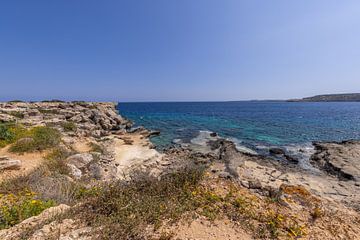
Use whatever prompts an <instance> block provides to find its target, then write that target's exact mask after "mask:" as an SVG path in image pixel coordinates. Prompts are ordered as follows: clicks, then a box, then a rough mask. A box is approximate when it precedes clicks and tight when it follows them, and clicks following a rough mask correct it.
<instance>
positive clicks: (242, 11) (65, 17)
mask: <svg viewBox="0 0 360 240" xmlns="http://www.w3.org/2000/svg"><path fill="white" fill-rule="evenodd" d="M0 83H1V85H0V99H1V100H9V99H24V100H42V99H53V98H60V99H65V100H74V99H83V100H97V101H103V100H110V101H116V100H119V101H206V100H213V101H217V100H246V99H286V98H294V97H303V96H310V95H315V94H322V93H335V92H336V93H341V92H360V1H357V0H354V1H352V0H347V1H337V0H336V1H335V0H316V1H314V0H303V1H288V0H273V1H266V0H261V1H260V0H247V1H245V0H244V1H241V0H176V1H175V0H136V1H133V0H127V1H121V0H113V1H112V0H103V1H100V0H97V1H93V0H76V1H73V0H57V1H49V0H42V1H40V0H32V1H29V0H22V1H21V0H11V1H1V3H0Z"/></svg>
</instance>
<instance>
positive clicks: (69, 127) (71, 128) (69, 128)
mask: <svg viewBox="0 0 360 240" xmlns="http://www.w3.org/2000/svg"><path fill="white" fill-rule="evenodd" d="M61 126H62V128H63V129H64V131H65V132H75V131H76V129H77V126H76V124H75V123H73V122H63V123H62V124H61Z"/></svg>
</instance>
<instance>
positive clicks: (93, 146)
mask: <svg viewBox="0 0 360 240" xmlns="http://www.w3.org/2000/svg"><path fill="white" fill-rule="evenodd" d="M88 146H89V147H90V149H91V152H98V153H101V154H103V153H104V151H105V150H104V148H103V147H102V146H101V145H99V144H97V143H94V142H90V143H88Z"/></svg>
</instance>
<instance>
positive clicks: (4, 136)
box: [0, 125, 15, 141]
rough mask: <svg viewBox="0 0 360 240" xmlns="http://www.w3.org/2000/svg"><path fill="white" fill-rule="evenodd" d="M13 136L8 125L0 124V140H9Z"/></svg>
mask: <svg viewBox="0 0 360 240" xmlns="http://www.w3.org/2000/svg"><path fill="white" fill-rule="evenodd" d="M14 137H15V135H14V133H12V132H11V131H10V128H9V127H6V126H5V125H0V140H2V141H11V140H13V139H14Z"/></svg>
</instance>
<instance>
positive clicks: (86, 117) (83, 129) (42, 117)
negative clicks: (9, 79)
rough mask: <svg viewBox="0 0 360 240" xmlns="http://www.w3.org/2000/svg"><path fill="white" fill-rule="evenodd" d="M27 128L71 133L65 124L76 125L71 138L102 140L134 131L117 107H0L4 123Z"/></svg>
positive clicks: (80, 104) (82, 104) (13, 104)
mask: <svg viewBox="0 0 360 240" xmlns="http://www.w3.org/2000/svg"><path fill="white" fill-rule="evenodd" d="M15 121H16V122H18V123H22V124H24V125H31V126H33V125H51V126H57V127H58V128H59V129H60V130H64V131H65V132H66V131H68V129H66V127H64V125H63V124H64V123H66V122H68V123H69V122H70V123H73V124H75V126H76V131H73V129H70V130H71V131H69V133H68V134H74V135H77V136H93V137H101V136H106V135H109V134H111V132H114V131H119V130H124V129H127V128H130V127H131V122H130V121H129V120H126V119H124V118H122V117H121V116H120V115H119V114H118V112H117V110H116V104H114V103H95V102H35V103H26V102H7V103H0V122H3V123H4V122H15Z"/></svg>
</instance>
